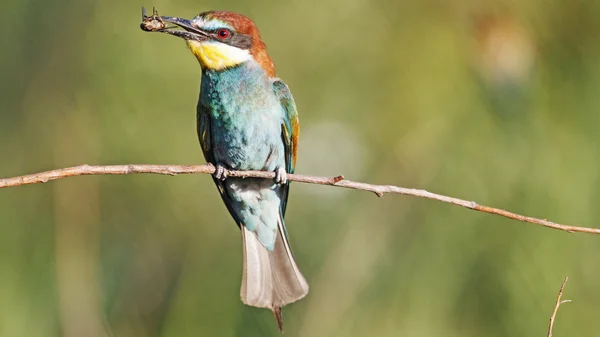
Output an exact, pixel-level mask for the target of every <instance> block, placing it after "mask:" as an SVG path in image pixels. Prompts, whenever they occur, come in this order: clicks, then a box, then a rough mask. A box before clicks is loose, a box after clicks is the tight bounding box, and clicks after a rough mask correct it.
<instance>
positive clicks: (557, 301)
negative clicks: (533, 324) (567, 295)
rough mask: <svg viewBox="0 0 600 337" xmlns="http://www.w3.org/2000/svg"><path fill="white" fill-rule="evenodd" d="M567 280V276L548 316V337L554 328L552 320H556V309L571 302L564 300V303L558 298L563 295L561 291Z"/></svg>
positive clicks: (550, 336)
mask: <svg viewBox="0 0 600 337" xmlns="http://www.w3.org/2000/svg"><path fill="white" fill-rule="evenodd" d="M568 280H569V277H568V276H567V277H565V280H564V281H563V283H562V285H561V286H560V290H559V291H558V297H557V298H556V304H555V305H554V311H553V312H552V316H550V326H549V327H548V337H552V328H553V327H554V320H555V319H556V313H557V312H558V308H559V307H560V305H561V304H563V303H568V302H571V300H564V301H561V300H560V298H561V297H562V294H563V290H564V289H565V284H567V281H568Z"/></svg>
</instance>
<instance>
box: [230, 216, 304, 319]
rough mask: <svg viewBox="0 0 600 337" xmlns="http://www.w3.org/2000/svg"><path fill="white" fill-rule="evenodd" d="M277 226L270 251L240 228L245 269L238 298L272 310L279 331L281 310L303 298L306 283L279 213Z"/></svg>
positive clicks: (252, 235) (253, 235)
mask: <svg viewBox="0 0 600 337" xmlns="http://www.w3.org/2000/svg"><path fill="white" fill-rule="evenodd" d="M277 227H278V228H277V239H276V241H275V246H274V248H273V250H272V251H269V250H267V249H266V248H265V247H264V246H263V245H262V244H261V243H260V241H258V238H257V237H256V235H255V234H254V233H252V232H250V231H249V230H247V229H246V227H244V226H242V242H243V246H244V269H243V272H242V288H241V290H240V296H241V298H242V302H244V303H245V304H247V305H251V306H254V307H259V308H269V309H271V310H273V313H274V314H275V318H276V320H277V325H278V327H279V330H282V329H283V328H282V322H281V307H283V306H285V305H287V304H290V303H292V302H295V301H297V300H299V299H301V298H303V297H304V296H306V294H307V293H308V283H307V282H306V280H305V279H304V276H302V273H301V272H300V270H299V269H298V266H297V265H296V261H295V260H294V256H293V255H292V251H291V249H290V246H289V243H288V240H287V237H286V232H285V228H284V223H283V218H282V217H281V214H280V215H279V220H278V226H277Z"/></svg>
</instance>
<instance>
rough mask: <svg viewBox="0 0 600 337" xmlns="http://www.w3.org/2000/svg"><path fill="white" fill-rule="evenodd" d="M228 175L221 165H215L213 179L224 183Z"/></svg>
mask: <svg viewBox="0 0 600 337" xmlns="http://www.w3.org/2000/svg"><path fill="white" fill-rule="evenodd" d="M228 175H229V172H228V171H227V169H226V168H225V167H224V166H223V165H221V164H217V166H216V167H215V173H213V177H215V178H216V179H218V180H222V181H225V179H227V176H228Z"/></svg>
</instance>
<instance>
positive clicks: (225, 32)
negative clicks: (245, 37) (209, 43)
mask: <svg viewBox="0 0 600 337" xmlns="http://www.w3.org/2000/svg"><path fill="white" fill-rule="evenodd" d="M229 34H230V33H229V30H228V29H225V28H221V29H219V30H217V36H218V37H219V38H221V39H226V38H228V37H229Z"/></svg>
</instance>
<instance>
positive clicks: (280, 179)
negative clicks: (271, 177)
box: [275, 167, 287, 185]
mask: <svg viewBox="0 0 600 337" xmlns="http://www.w3.org/2000/svg"><path fill="white" fill-rule="evenodd" d="M275 183H277V184H280V185H283V184H285V183H287V172H286V171H285V169H284V168H283V167H280V168H278V169H277V170H275Z"/></svg>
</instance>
